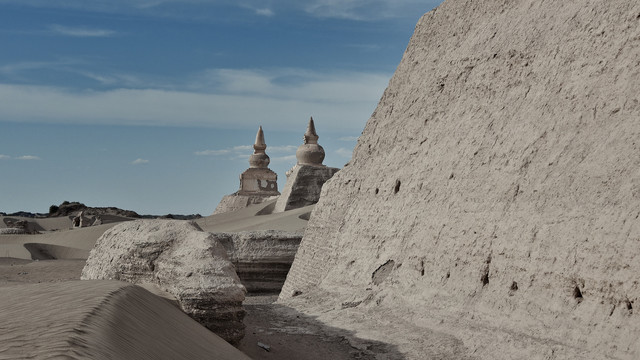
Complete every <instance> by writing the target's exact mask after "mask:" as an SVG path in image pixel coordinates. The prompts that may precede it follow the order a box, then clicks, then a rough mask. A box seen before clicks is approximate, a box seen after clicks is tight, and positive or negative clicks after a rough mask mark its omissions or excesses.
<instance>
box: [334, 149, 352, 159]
mask: <svg viewBox="0 0 640 360" xmlns="http://www.w3.org/2000/svg"><path fill="white" fill-rule="evenodd" d="M335 153H336V155H338V156H340V157H343V158H347V159H351V156H353V149H347V148H339V149H338V150H336V151H335Z"/></svg>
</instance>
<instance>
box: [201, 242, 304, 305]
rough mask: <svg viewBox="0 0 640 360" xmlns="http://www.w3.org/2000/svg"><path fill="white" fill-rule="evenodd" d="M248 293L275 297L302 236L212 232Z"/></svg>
mask: <svg viewBox="0 0 640 360" xmlns="http://www.w3.org/2000/svg"><path fill="white" fill-rule="evenodd" d="M211 236H213V238H215V239H216V240H217V241H218V242H220V244H222V246H224V248H225V249H226V250H227V255H228V256H229V261H231V263H233V265H234V266H235V269H236V273H237V274H238V277H239V278H240V281H241V282H242V285H244V286H245V287H246V288H247V291H248V292H249V293H273V294H278V293H279V292H280V290H281V289H282V285H283V284H284V281H285V279H286V278H287V273H288V272H289V269H290V268H291V264H292V263H293V259H294V257H295V255H296V252H297V251H298V247H299V246H300V241H301V240H302V234H298V233H290V232H286V231H278V230H263V231H239V232H234V233H211Z"/></svg>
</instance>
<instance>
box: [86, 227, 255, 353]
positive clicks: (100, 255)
mask: <svg viewBox="0 0 640 360" xmlns="http://www.w3.org/2000/svg"><path fill="white" fill-rule="evenodd" d="M81 278H82V279H83V280H90V279H98V280H99V279H104V280H120V281H126V282H130V283H134V284H152V285H155V286H156V287H157V288H159V289H160V290H162V291H165V292H167V293H169V294H170V295H172V296H173V297H175V299H176V300H177V301H178V303H179V305H180V308H181V309H182V310H183V311H184V312H185V313H187V314H188V315H189V316H191V317H192V318H193V319H195V320H196V321H198V322H199V323H201V324H202V325H204V326H206V327H207V328H208V329H209V330H211V331H213V332H214V333H216V334H217V335H219V336H220V337H222V338H223V339H225V340H227V341H229V342H237V341H239V340H240V339H242V337H243V336H244V324H243V323H242V319H243V317H244V315H245V312H244V309H243V308H242V301H243V300H244V294H245V291H246V290H245V288H244V286H242V284H241V283H240V280H239V279H238V276H237V275H236V273H235V269H234V267H233V264H231V262H230V261H229V259H228V257H227V254H226V251H225V248H224V247H223V246H222V245H221V244H220V243H219V242H218V241H217V240H216V239H215V238H214V237H213V236H212V235H211V234H210V233H206V232H203V231H202V230H201V229H200V228H199V227H198V226H197V225H196V224H195V223H192V222H187V221H179V220H178V221H176V220H137V221H131V222H126V223H123V224H120V225H117V226H114V227H113V228H111V229H109V230H107V231H106V232H105V233H104V234H103V235H102V236H101V237H100V238H99V239H98V241H97V243H96V246H95V248H94V249H93V250H91V253H90V254H89V258H88V259H87V264H86V265H85V267H84V269H83V270H82V277H81Z"/></svg>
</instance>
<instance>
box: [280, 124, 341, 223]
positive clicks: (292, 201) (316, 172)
mask: <svg viewBox="0 0 640 360" xmlns="http://www.w3.org/2000/svg"><path fill="white" fill-rule="evenodd" d="M318 138H319V136H318V134H317V133H316V127H315V124H314V122H313V118H310V119H309V124H308V125H307V131H306V132H305V133H304V136H303V144H302V145H300V147H298V150H297V151H296V159H297V161H298V162H297V164H296V165H295V166H294V167H293V168H291V170H289V171H287V183H286V184H285V186H284V189H283V190H282V195H280V197H279V198H278V201H277V202H276V207H275V209H274V212H283V211H286V210H291V209H297V208H300V207H303V206H307V205H312V204H315V203H317V202H318V200H319V199H320V191H321V190H322V185H324V183H325V182H326V181H327V180H329V179H330V178H331V177H332V176H333V175H334V174H335V173H336V172H338V171H339V170H340V169H338V168H332V167H328V166H326V165H323V164H322V162H323V161H324V155H325V153H324V149H323V148H322V146H320V144H318Z"/></svg>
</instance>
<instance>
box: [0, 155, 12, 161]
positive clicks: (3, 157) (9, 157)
mask: <svg viewBox="0 0 640 360" xmlns="http://www.w3.org/2000/svg"><path fill="white" fill-rule="evenodd" d="M7 159H11V156H9V155H3V154H0V160H7Z"/></svg>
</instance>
